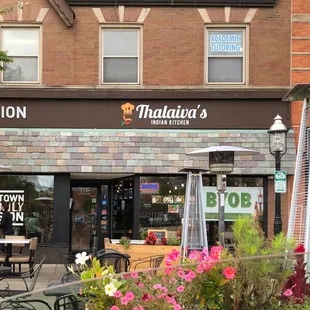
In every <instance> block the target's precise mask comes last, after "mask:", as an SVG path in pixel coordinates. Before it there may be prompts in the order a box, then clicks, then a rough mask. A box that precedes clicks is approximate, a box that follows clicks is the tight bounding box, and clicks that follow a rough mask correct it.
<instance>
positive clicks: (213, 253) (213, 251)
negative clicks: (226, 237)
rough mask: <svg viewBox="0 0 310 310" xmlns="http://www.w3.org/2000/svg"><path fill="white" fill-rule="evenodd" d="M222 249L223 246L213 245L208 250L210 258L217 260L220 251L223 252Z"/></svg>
mask: <svg viewBox="0 0 310 310" xmlns="http://www.w3.org/2000/svg"><path fill="white" fill-rule="evenodd" d="M223 250H224V248H223V247H222V246H221V245H219V246H213V247H212V248H211V251H210V256H211V258H213V259H215V260H218V259H219V258H220V255H221V253H222V252H223Z"/></svg>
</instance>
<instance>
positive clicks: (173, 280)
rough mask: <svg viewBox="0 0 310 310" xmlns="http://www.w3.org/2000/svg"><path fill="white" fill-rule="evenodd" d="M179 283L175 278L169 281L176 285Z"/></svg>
mask: <svg viewBox="0 0 310 310" xmlns="http://www.w3.org/2000/svg"><path fill="white" fill-rule="evenodd" d="M176 282H177V280H176V279H175V278H171V279H170V280H169V283H170V284H175V283H176Z"/></svg>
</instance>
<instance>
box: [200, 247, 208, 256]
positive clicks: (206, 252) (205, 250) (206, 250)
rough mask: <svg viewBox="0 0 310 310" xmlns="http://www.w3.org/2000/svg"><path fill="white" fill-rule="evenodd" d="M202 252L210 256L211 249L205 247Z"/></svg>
mask: <svg viewBox="0 0 310 310" xmlns="http://www.w3.org/2000/svg"><path fill="white" fill-rule="evenodd" d="M202 254H203V255H205V256H209V250H208V248H203V250H202Z"/></svg>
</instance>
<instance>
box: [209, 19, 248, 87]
mask: <svg viewBox="0 0 310 310" xmlns="http://www.w3.org/2000/svg"><path fill="white" fill-rule="evenodd" d="M209 30H211V31H212V30H219V31H221V30H223V31H224V30H225V31H243V47H242V48H243V51H244V52H243V72H242V78H243V81H242V82H209V81H208V78H209V77H208V59H209V55H208V42H209V41H208V34H209ZM204 37H205V42H204V50H205V53H204V54H205V55H204V84H205V85H206V86H208V85H210V86H212V87H214V86H216V85H219V86H223V85H228V86H244V85H248V84H249V25H246V24H241V25H240V24H217V25H210V24H208V25H205V35H204ZM221 57H227V56H224V55H223V56H216V58H221ZM234 57H240V56H239V55H232V56H229V58H234Z"/></svg>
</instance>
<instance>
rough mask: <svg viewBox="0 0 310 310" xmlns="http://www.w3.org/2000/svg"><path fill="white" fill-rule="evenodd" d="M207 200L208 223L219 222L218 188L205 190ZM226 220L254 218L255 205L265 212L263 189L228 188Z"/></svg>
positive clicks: (206, 188)
mask: <svg viewBox="0 0 310 310" xmlns="http://www.w3.org/2000/svg"><path fill="white" fill-rule="evenodd" d="M203 191H204V197H205V198H206V205H205V209H204V210H205V215H206V220H207V221H214V220H218V194H217V190H216V187H211V186H205V187H204V188H203ZM224 195H225V220H226V221H234V220H236V219H237V218H238V217H239V216H242V215H250V216H254V213H255V205H257V208H258V209H260V210H259V211H260V212H261V213H262V212H263V188H262V187H227V190H226V191H225V194H224Z"/></svg>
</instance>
